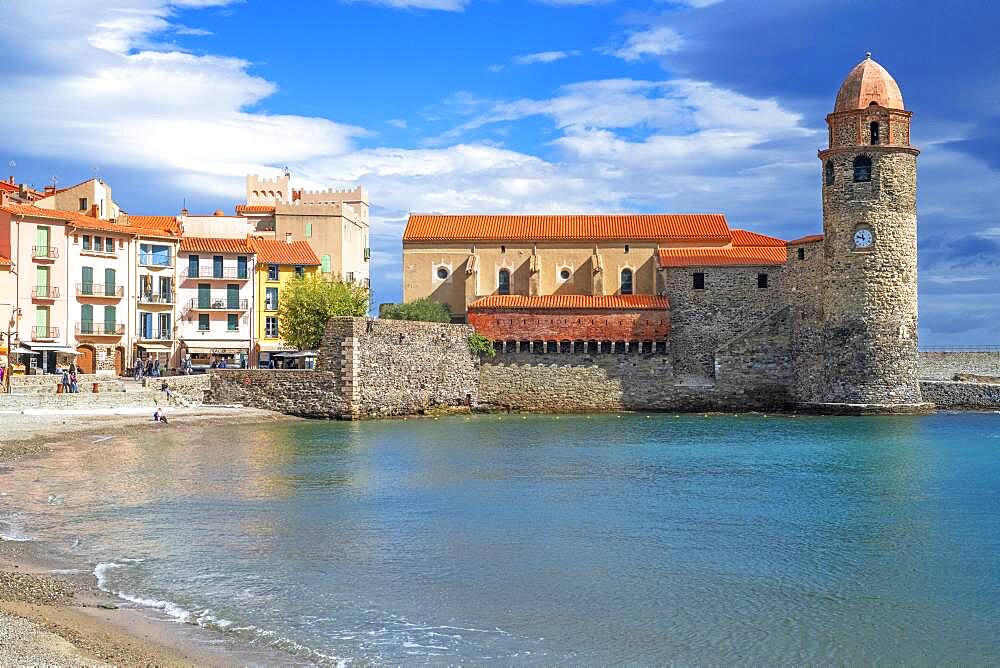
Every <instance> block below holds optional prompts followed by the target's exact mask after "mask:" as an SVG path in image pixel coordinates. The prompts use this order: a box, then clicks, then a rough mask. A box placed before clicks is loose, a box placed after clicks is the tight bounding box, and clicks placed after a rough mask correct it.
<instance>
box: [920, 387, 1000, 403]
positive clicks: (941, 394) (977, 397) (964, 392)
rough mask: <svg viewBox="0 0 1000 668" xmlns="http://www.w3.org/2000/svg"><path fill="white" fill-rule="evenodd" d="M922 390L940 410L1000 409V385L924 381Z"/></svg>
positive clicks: (927, 398) (925, 396)
mask: <svg viewBox="0 0 1000 668" xmlns="http://www.w3.org/2000/svg"><path fill="white" fill-rule="evenodd" d="M920 390H921V392H923V394H924V399H926V400H927V401H930V402H933V403H934V404H935V405H936V406H937V407H938V408H956V409H973V410H976V409H979V410H991V409H1000V384H994V383H960V382H955V381H946V380H922V381H920Z"/></svg>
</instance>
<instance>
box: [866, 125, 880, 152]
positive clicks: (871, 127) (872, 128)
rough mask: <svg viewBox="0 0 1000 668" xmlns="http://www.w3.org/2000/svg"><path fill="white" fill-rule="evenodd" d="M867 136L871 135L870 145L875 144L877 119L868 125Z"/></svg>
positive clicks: (876, 142) (877, 138)
mask: <svg viewBox="0 0 1000 668" xmlns="http://www.w3.org/2000/svg"><path fill="white" fill-rule="evenodd" d="M868 130H869V133H868V134H869V136H870V137H871V141H872V146H876V145H878V143H879V134H878V121H872V122H871V125H869V126H868Z"/></svg>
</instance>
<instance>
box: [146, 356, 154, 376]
mask: <svg viewBox="0 0 1000 668" xmlns="http://www.w3.org/2000/svg"><path fill="white" fill-rule="evenodd" d="M145 374H146V376H148V377H152V376H153V360H150V359H147V360H146V371H145Z"/></svg>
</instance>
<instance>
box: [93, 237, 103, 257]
mask: <svg viewBox="0 0 1000 668" xmlns="http://www.w3.org/2000/svg"><path fill="white" fill-rule="evenodd" d="M102 250H104V240H103V239H101V237H99V236H97V235H94V252H95V253H100V252H101V251H102Z"/></svg>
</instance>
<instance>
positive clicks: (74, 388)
mask: <svg viewBox="0 0 1000 668" xmlns="http://www.w3.org/2000/svg"><path fill="white" fill-rule="evenodd" d="M70 368H71V369H72V368H73V367H70ZM69 391H70V393H72V394H78V393H79V392H80V386H79V385H78V384H77V382H76V371H75V370H73V371H70V374H69Z"/></svg>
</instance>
